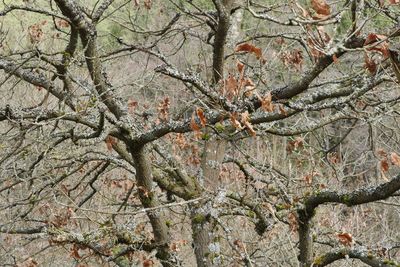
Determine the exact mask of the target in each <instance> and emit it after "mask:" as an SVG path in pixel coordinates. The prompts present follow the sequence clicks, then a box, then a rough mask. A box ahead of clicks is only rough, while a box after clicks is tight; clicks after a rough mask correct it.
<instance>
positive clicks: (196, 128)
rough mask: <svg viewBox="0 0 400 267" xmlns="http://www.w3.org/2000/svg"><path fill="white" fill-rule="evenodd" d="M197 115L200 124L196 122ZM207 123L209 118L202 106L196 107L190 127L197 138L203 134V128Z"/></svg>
mask: <svg viewBox="0 0 400 267" xmlns="http://www.w3.org/2000/svg"><path fill="white" fill-rule="evenodd" d="M196 117H197V118H198V119H199V121H200V125H199V124H197V122H196ZM206 124H207V118H206V116H205V114H204V111H203V109H202V108H196V110H195V111H194V112H193V114H192V119H191V120H190V128H191V129H192V130H193V132H194V133H195V137H196V138H200V137H201V136H202V133H201V128H203V127H205V126H206Z"/></svg>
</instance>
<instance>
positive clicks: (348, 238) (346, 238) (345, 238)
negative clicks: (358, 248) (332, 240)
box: [337, 233, 353, 247]
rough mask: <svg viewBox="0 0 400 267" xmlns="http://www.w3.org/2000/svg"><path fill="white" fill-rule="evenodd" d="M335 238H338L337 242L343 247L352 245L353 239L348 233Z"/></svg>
mask: <svg viewBox="0 0 400 267" xmlns="http://www.w3.org/2000/svg"><path fill="white" fill-rule="evenodd" d="M337 237H338V238H339V242H340V243H342V244H343V245H345V246H349V247H350V246H351V244H352V243H353V237H352V236H351V234H350V233H341V234H337Z"/></svg>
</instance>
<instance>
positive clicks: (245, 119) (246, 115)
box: [241, 111, 257, 136]
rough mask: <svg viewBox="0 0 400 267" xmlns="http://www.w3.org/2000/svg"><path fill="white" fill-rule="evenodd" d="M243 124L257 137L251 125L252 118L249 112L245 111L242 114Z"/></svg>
mask: <svg viewBox="0 0 400 267" xmlns="http://www.w3.org/2000/svg"><path fill="white" fill-rule="evenodd" d="M241 117H242V119H241V123H243V125H244V126H246V128H247V130H248V131H249V133H250V135H251V136H256V134H257V133H256V131H255V130H254V128H253V125H252V124H251V123H250V121H249V120H250V116H249V112H248V111H245V112H243V113H242V114H241Z"/></svg>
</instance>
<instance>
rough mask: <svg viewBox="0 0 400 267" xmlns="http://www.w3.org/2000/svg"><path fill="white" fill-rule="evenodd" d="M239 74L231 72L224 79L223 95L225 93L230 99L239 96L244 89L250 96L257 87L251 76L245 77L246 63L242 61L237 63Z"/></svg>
mask: <svg viewBox="0 0 400 267" xmlns="http://www.w3.org/2000/svg"><path fill="white" fill-rule="evenodd" d="M236 69H237V72H238V75H234V74H231V73H230V74H229V75H228V77H227V78H226V79H224V80H223V86H222V95H224V96H225V97H226V98H227V99H228V100H229V101H232V100H233V99H234V98H236V97H238V96H239V95H240V93H241V91H242V89H244V93H245V95H246V96H249V95H250V94H251V92H252V91H253V90H254V89H255V84H254V83H253V81H252V80H251V79H250V78H247V77H244V70H245V69H244V64H243V63H241V62H240V61H238V62H237V64H236Z"/></svg>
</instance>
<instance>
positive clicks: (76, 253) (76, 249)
mask: <svg viewBox="0 0 400 267" xmlns="http://www.w3.org/2000/svg"><path fill="white" fill-rule="evenodd" d="M70 255H71V257H72V258H74V259H75V260H79V259H80V258H82V257H81V255H79V247H78V246H77V245H76V244H74V245H73V246H72V248H71V253H70Z"/></svg>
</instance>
